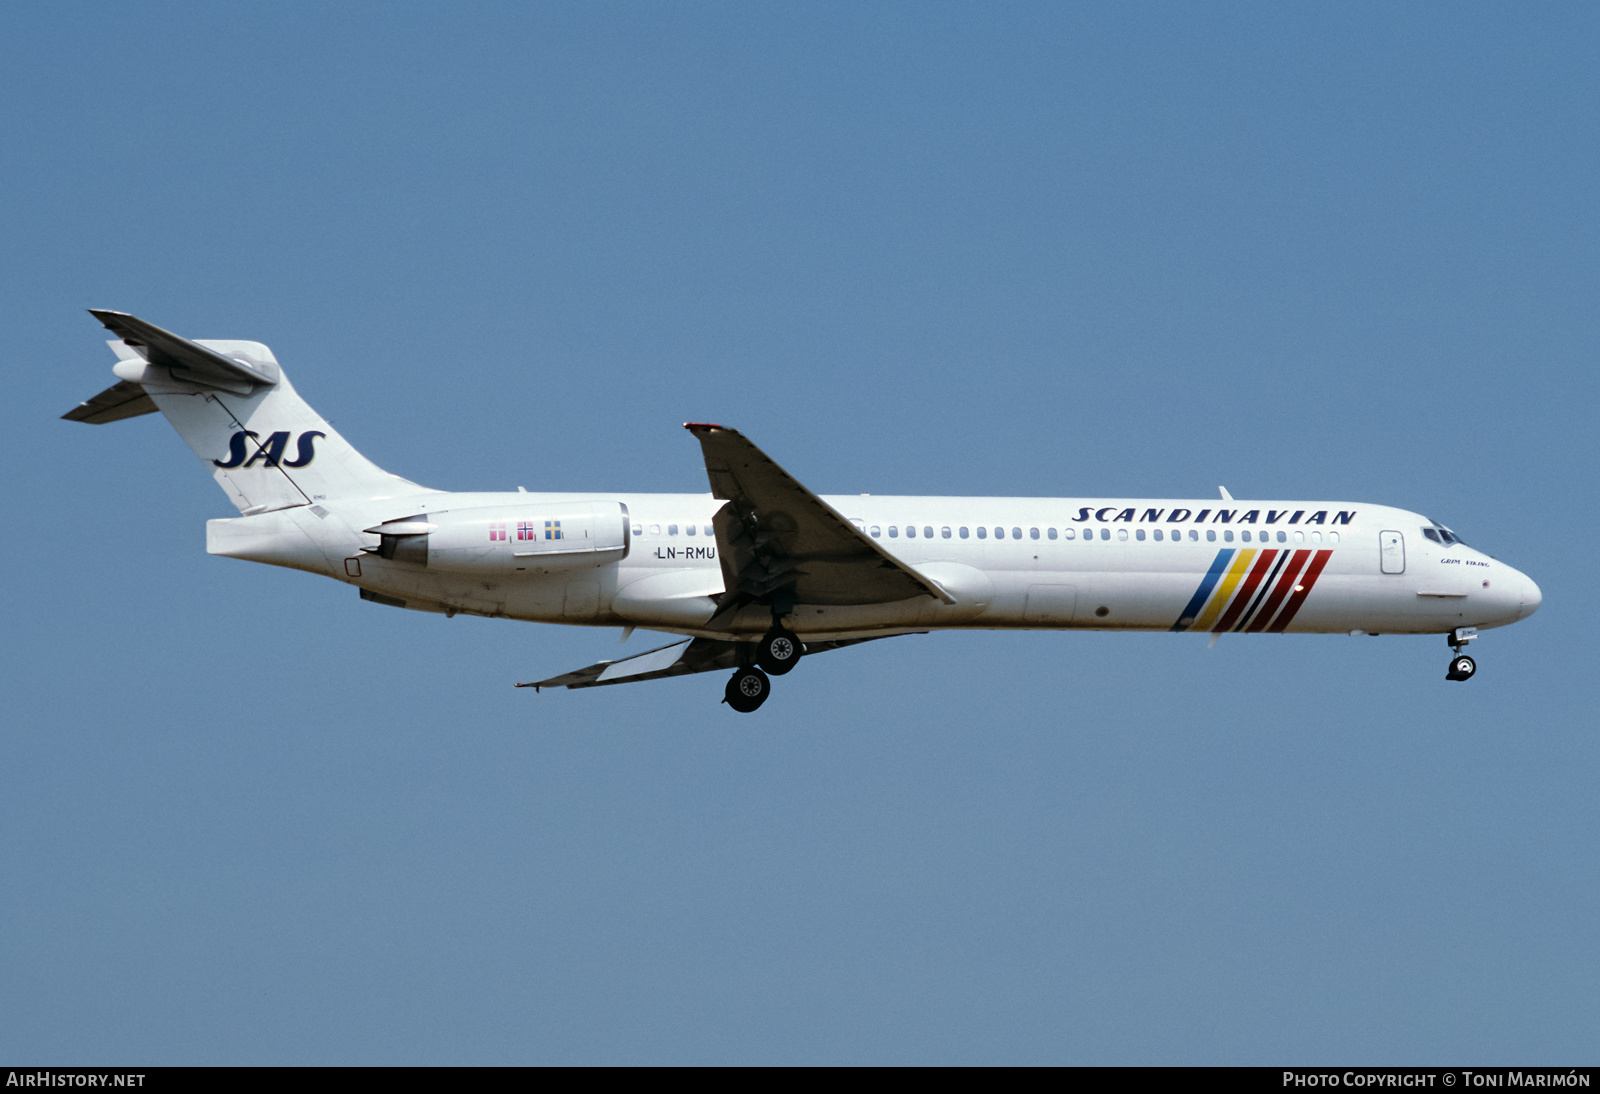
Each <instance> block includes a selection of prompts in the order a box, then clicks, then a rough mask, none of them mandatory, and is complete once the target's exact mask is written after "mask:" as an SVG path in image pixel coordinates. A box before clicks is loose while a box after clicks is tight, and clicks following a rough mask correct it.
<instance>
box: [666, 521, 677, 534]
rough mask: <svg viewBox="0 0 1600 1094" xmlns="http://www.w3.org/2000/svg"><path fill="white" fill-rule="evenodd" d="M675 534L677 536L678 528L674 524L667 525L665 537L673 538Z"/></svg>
mask: <svg viewBox="0 0 1600 1094" xmlns="http://www.w3.org/2000/svg"><path fill="white" fill-rule="evenodd" d="M677 534H678V526H677V525H676V524H669V525H667V535H669V536H675V535H677Z"/></svg>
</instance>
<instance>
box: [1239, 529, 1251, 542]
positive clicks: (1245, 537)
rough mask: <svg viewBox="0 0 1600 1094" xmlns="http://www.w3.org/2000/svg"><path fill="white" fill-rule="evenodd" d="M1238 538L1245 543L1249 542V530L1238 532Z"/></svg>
mask: <svg viewBox="0 0 1600 1094" xmlns="http://www.w3.org/2000/svg"><path fill="white" fill-rule="evenodd" d="M1239 538H1240V539H1242V540H1244V541H1245V542H1246V543H1249V542H1250V532H1249V530H1246V531H1243V532H1240V533H1239Z"/></svg>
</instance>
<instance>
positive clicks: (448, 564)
mask: <svg viewBox="0 0 1600 1094" xmlns="http://www.w3.org/2000/svg"><path fill="white" fill-rule="evenodd" d="M366 532H367V534H369V535H375V536H377V537H378V544H377V546H375V547H363V548H362V550H363V551H365V552H366V553H368V554H373V555H377V556H378V557H379V558H386V559H390V560H392V561H395V562H409V563H414V564H415V565H418V566H424V567H427V568H428V569H430V570H449V571H461V572H468V573H497V574H513V573H517V572H519V571H526V572H528V573H530V574H532V573H551V572H553V571H556V570H578V569H584V568H587V567H593V566H604V565H606V564H607V563H611V562H618V561H620V560H622V559H624V558H627V557H628V548H629V546H630V540H631V537H630V536H629V528H628V507H627V506H626V505H623V504H621V503H620V502H614V501H610V502H602V501H593V502H569V503H556V504H545V505H505V506H493V507H486V508H482V509H453V510H445V511H443V512H438V513H418V514H416V515H414V516H409V517H400V518H399V519H397V520H387V521H384V522H383V523H382V524H377V525H374V526H372V527H371V528H368V529H366Z"/></svg>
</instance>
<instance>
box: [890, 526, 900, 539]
mask: <svg viewBox="0 0 1600 1094" xmlns="http://www.w3.org/2000/svg"><path fill="white" fill-rule="evenodd" d="M899 536H900V529H899V527H898V526H897V525H893V524H891V525H889V538H890V539H897V538H899Z"/></svg>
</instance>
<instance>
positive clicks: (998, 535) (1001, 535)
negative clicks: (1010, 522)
mask: <svg viewBox="0 0 1600 1094" xmlns="http://www.w3.org/2000/svg"><path fill="white" fill-rule="evenodd" d="M994 538H995V539H1005V538H1006V530H1005V529H1004V528H996V529H995V530H994Z"/></svg>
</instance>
